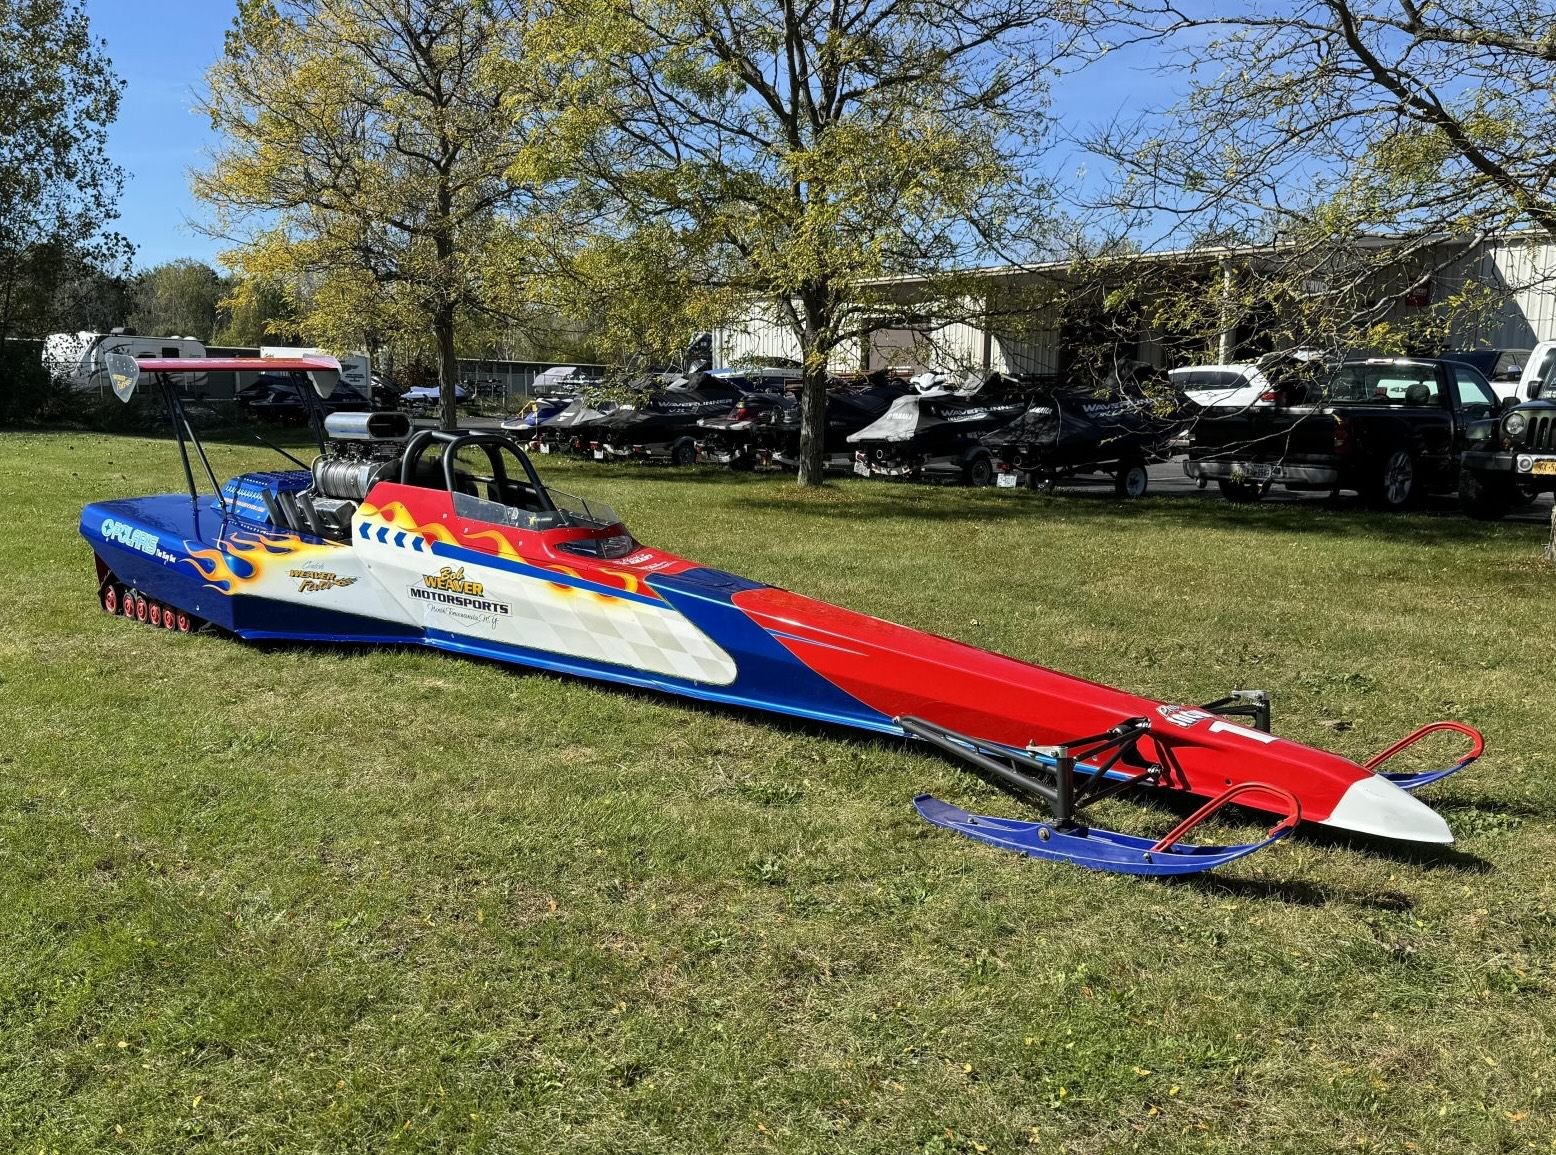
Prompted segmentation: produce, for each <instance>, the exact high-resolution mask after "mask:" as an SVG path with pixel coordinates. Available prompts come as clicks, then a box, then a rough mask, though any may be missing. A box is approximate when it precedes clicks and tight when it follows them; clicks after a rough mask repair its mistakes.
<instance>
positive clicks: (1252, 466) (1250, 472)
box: [1232, 461, 1281, 481]
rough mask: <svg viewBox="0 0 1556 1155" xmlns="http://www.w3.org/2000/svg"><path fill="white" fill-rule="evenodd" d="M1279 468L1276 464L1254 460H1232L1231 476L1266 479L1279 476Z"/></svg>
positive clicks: (1257, 479)
mask: <svg viewBox="0 0 1556 1155" xmlns="http://www.w3.org/2000/svg"><path fill="white" fill-rule="evenodd" d="M1280 474H1281V468H1280V466H1278V465H1260V464H1259V463H1258V462H1255V461H1234V462H1233V463H1232V476H1233V477H1234V478H1243V477H1248V478H1252V479H1253V480H1255V481H1268V480H1269V479H1270V478H1272V477H1279V476H1280Z"/></svg>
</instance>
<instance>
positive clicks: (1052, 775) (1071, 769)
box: [893, 715, 1166, 830]
mask: <svg viewBox="0 0 1556 1155" xmlns="http://www.w3.org/2000/svg"><path fill="white" fill-rule="evenodd" d="M893 721H894V722H895V723H896V724H897V725H898V726H900V727H902V729H903V730H905V731H906V732H907V733H909V734H912V735H913V736H914V737H916V738H921V739H923V740H924V741H925V742H928V743H929V744H930V745H931V746H933V747H935V748H936V749H937V750H940V751H941V752H942V753H945V754H948V755H950V756H951V757H952V758H955V759H957V760H958V761H960V762H965V763H966V764H967V765H968V766H969V767H971V768H972V769H973V770H974V771H977V772H978V773H981V774H983V775H985V776H987V777H989V778H992V779H994V780H995V781H997V782H1000V783H1002V784H1004V785H1005V786H1008V787H1010V788H1012V789H1014V790H1017V791H1020V792H1021V793H1023V794H1028V795H1032V796H1034V797H1036V798H1039V799H1041V800H1042V801H1043V803H1044V804H1045V805H1046V806H1047V807H1048V810H1049V813H1050V814H1052V815H1053V819H1054V824H1055V825H1056V826H1057V827H1059V828H1060V829H1061V830H1080V829H1084V827H1082V826H1081V825H1080V824H1079V823H1078V822H1077V821H1076V815H1077V814H1079V813H1080V811H1082V810H1083V809H1085V808H1086V807H1087V806H1090V805H1091V804H1093V803H1095V802H1100V801H1102V800H1103V799H1104V798H1111V797H1113V796H1114V795H1116V794H1122V793H1123V792H1124V791H1126V790H1131V789H1133V788H1134V787H1136V786H1141V785H1145V784H1147V783H1154V782H1156V781H1157V780H1158V779H1160V778H1161V777H1162V776H1163V775H1164V774H1165V773H1166V767H1164V766H1161V765H1160V764H1158V763H1151V764H1149V765H1147V766H1146V767H1145V768H1144V769H1143V770H1140V771H1139V772H1137V773H1134V774H1130V775H1128V776H1126V777H1123V778H1109V777H1107V774H1108V771H1110V770H1112V769H1113V767H1114V766H1116V765H1117V764H1118V762H1119V760H1120V759H1122V758H1123V757H1124V756H1125V755H1126V754H1129V753H1133V752H1136V751H1137V746H1136V743H1137V742H1138V740H1139V739H1140V737H1141V736H1142V735H1144V734H1147V733H1149V732H1150V729H1151V723H1150V720H1149V719H1147V718H1130V719H1127V720H1126V721H1123V722H1120V723H1119V724H1118V725H1117V726H1114V727H1113V728H1112V729H1111V730H1107V731H1104V732H1103V733H1101V734H1093V735H1090V736H1088V737H1085V738H1076V739H1075V740H1073V741H1071V742H1067V743H1065V744H1064V745H1062V746H1031V747H1028V748H1027V750H1026V751H1019V750H1012V749H1010V748H1008V747H1005V746H1000V745H996V744H995V743H992V742H985V741H983V740H981V739H979V738H973V737H970V736H968V735H966V734H960V733H958V732H957V731H955V730H952V729H949V728H947V727H945V726H939V725H936V724H935V723H933V722H926V721H925V720H924V719H923V718H915V717H913V716H911V715H904V716H902V717H898V718H895V719H893ZM1099 759H1100V761H1098V760H1099ZM1081 763H1088V765H1086V766H1085V767H1084V768H1081V767H1080V764H1081ZM1077 769H1080V773H1079V774H1077V773H1076V771H1077Z"/></svg>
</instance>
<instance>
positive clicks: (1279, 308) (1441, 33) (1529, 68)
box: [1089, 0, 1556, 350]
mask: <svg viewBox="0 0 1556 1155" xmlns="http://www.w3.org/2000/svg"><path fill="white" fill-rule="evenodd" d="M1118 9H1119V10H1118V13H1117V15H1118V16H1119V24H1118V25H1117V26H1116V29H1115V31H1117V32H1118V36H1117V40H1118V42H1120V43H1122V42H1125V41H1128V40H1143V41H1145V42H1147V43H1148V44H1150V45H1153V46H1155V45H1162V46H1167V47H1169V48H1176V49H1177V51H1176V53H1175V55H1172V56H1170V57H1168V58H1167V66H1166V71H1168V73H1169V76H1172V75H1176V77H1177V78H1178V79H1179V81H1180V84H1181V87H1180V92H1181V93H1182V99H1181V100H1179V101H1177V102H1176V103H1175V104H1173V105H1172V106H1171V107H1168V108H1161V109H1155V110H1152V111H1150V112H1149V113H1147V114H1145V115H1144V116H1142V117H1140V118H1139V119H1137V120H1135V121H1132V122H1130V123H1125V124H1115V125H1112V126H1110V127H1109V128H1108V129H1107V130H1106V131H1104V132H1102V133H1100V134H1098V136H1097V137H1096V138H1094V139H1093V140H1092V141H1090V142H1089V143H1090V144H1091V145H1092V147H1093V148H1095V149H1096V151H1098V152H1100V153H1102V154H1103V155H1104V156H1106V157H1107V158H1109V159H1110V160H1111V161H1112V162H1113V164H1114V165H1115V167H1116V169H1117V172H1118V174H1119V178H1120V179H1119V181H1118V183H1117V184H1116V185H1115V187H1114V188H1113V189H1112V190H1111V192H1110V194H1109V195H1108V196H1107V197H1105V198H1103V199H1102V200H1101V202H1100V204H1099V205H1097V206H1096V207H1100V208H1102V209H1103V210H1104V211H1105V213H1106V214H1108V216H1109V217H1110V218H1111V219H1112V221H1113V222H1114V223H1115V226H1116V227H1120V228H1129V229H1134V230H1137V231H1142V232H1143V231H1144V230H1147V229H1152V230H1155V236H1154V237H1153V238H1152V241H1153V244H1154V245H1155V246H1156V247H1163V248H1173V247H1177V246H1180V245H1184V244H1192V243H1197V244H1199V245H1200V246H1201V247H1204V246H1205V243H1206V241H1207V240H1208V241H1209V242H1210V243H1211V245H1212V246H1215V245H1219V246H1221V247H1222V253H1221V255H1220V257H1219V258H1218V256H1217V254H1215V253H1213V252H1212V253H1210V254H1208V256H1207V259H1206V260H1205V261H1204V262H1203V265H1204V267H1203V268H1202V269H1201V270H1200V271H1199V273H1198V274H1197V275H1195V276H1193V277H1188V278H1184V289H1185V291H1183V292H1177V293H1167V294H1165V295H1164V296H1162V297H1161V298H1160V300H1161V302H1162V304H1163V306H1164V313H1165V315H1167V316H1169V317H1170V318H1171V319H1172V321H1173V323H1176V324H1177V325H1178V326H1179V327H1180V328H1181V329H1186V330H1193V331H1197V332H1199V333H1201V334H1202V335H1204V336H1206V337H1209V338H1210V339H1211V340H1213V341H1214V340H1215V339H1216V337H1217V335H1218V333H1231V332H1232V328H1229V326H1231V327H1235V325H1236V322H1237V319H1238V318H1239V317H1244V316H1248V315H1252V314H1257V313H1262V314H1263V315H1265V316H1266V317H1268V318H1271V321H1270V323H1269V324H1267V325H1266V326H1265V327H1266V329H1267V330H1271V331H1272V332H1273V331H1275V330H1279V333H1278V341H1280V342H1284V343H1287V344H1303V343H1315V342H1316V343H1319V344H1323V345H1327V346H1330V347H1332V348H1336V349H1342V350H1343V349H1344V348H1346V347H1348V346H1349V347H1368V346H1370V347H1382V348H1391V347H1392V348H1405V347H1409V346H1412V345H1416V346H1421V345H1428V346H1429V345H1431V344H1434V343H1438V344H1440V343H1441V341H1442V340H1443V339H1444V338H1445V335H1446V334H1447V333H1448V332H1449V331H1450V330H1451V328H1452V327H1453V324H1454V322H1455V319H1456V318H1457V317H1462V316H1464V315H1468V314H1474V313H1476V312H1478V311H1483V310H1487V309H1489V308H1491V307H1493V306H1494V304H1495V299H1494V298H1495V297H1496V295H1497V294H1498V292H1500V291H1502V290H1498V289H1495V288H1493V287H1490V286H1487V285H1484V284H1477V283H1475V281H1474V280H1473V279H1472V278H1465V277H1463V276H1462V270H1461V269H1459V267H1458V266H1459V265H1460V263H1461V262H1462V261H1463V260H1464V258H1465V256H1466V254H1468V253H1471V252H1473V251H1475V250H1476V249H1477V246H1479V245H1480V244H1481V243H1482V242H1483V241H1485V240H1487V239H1488V238H1493V239H1500V240H1501V241H1502V242H1503V243H1508V242H1510V241H1511V242H1513V243H1516V242H1517V240H1518V238H1527V239H1531V240H1532V239H1535V238H1537V237H1538V238H1543V237H1548V236H1551V235H1556V105H1553V104H1552V102H1551V99H1550V94H1551V91H1552V89H1553V86H1556V5H1553V4H1552V3H1551V2H1550V0H1535V2H1531V3H1519V4H1513V3H1492V4H1485V3H1471V2H1470V0H1438V2H1434V3H1415V2H1412V0H1281V2H1277V3H1263V2H1261V3H1258V4H1253V3H1245V4H1243V5H1240V6H1238V5H1233V6H1231V7H1229V8H1228V7H1220V8H1218V9H1216V10H1215V11H1214V12H1213V13H1211V12H1209V11H1207V10H1202V9H1197V8H1192V9H1191V8H1180V7H1178V6H1177V5H1175V4H1174V3H1171V2H1170V0H1142V2H1130V0H1125V2H1124V3H1122V4H1120V5H1119V6H1118ZM1120 210H1122V215H1121V214H1120ZM1529 275H1530V277H1531V278H1538V277H1541V276H1544V275H1546V274H1544V272H1543V271H1541V270H1536V271H1533V272H1531V273H1530V274H1529ZM1434 282H1436V285H1435V287H1436V288H1437V289H1439V290H1440V288H1441V285H1442V284H1443V283H1447V284H1448V285H1449V291H1448V292H1447V293H1446V294H1444V293H1442V292H1440V291H1439V292H1437V293H1436V294H1435V299H1434V300H1433V302H1432V306H1431V307H1430V308H1422V309H1411V310H1407V311H1408V313H1409V316H1410V318H1411V319H1410V320H1409V321H1408V322H1402V321H1401V320H1400V317H1401V313H1402V309H1401V306H1402V305H1405V304H1406V303H1412V302H1419V301H1421V300H1423V299H1425V297H1426V296H1427V295H1429V293H1431V290H1433V288H1434ZM1460 282H1462V283H1460ZM1531 283H1532V282H1531ZM1517 287H1522V286H1516V285H1509V286H1507V288H1509V289H1510V288H1517ZM1276 318H1278V320H1276ZM1218 343H1219V344H1221V345H1222V346H1223V348H1224V347H1226V345H1227V344H1228V341H1226V340H1222V341H1220V342H1218Z"/></svg>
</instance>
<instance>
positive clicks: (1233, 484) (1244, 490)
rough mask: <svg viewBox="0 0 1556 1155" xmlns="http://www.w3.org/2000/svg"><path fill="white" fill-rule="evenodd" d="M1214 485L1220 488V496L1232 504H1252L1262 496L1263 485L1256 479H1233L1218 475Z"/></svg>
mask: <svg viewBox="0 0 1556 1155" xmlns="http://www.w3.org/2000/svg"><path fill="white" fill-rule="evenodd" d="M1216 485H1217V486H1218V487H1219V488H1220V490H1221V496H1222V497H1224V498H1226V499H1227V500H1228V501H1230V502H1232V503H1233V504H1234V505H1252V504H1253V503H1254V502H1256V501H1258V500H1260V499H1261V498H1262V497H1263V496H1264V486H1262V485H1260V484H1259V483H1258V482H1257V481H1233V480H1231V479H1230V478H1226V477H1219V478H1217V479H1216Z"/></svg>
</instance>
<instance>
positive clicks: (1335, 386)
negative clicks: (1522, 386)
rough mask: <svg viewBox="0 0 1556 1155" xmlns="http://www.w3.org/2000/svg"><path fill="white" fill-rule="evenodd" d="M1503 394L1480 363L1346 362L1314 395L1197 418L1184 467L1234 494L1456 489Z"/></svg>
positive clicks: (1407, 495) (1403, 499)
mask: <svg viewBox="0 0 1556 1155" xmlns="http://www.w3.org/2000/svg"><path fill="white" fill-rule="evenodd" d="M1500 405H1501V403H1500V402H1499V401H1498V399H1497V395H1496V393H1495V391H1494V390H1493V389H1492V387H1491V383H1490V382H1489V381H1487V380H1486V378H1485V377H1484V376H1482V375H1481V373H1480V371H1479V370H1477V369H1475V368H1473V367H1472V366H1469V365H1464V364H1460V363H1457V362H1453V361H1445V360H1431V359H1412V358H1374V359H1370V360H1364V361H1348V362H1346V363H1344V364H1343V365H1341V366H1340V367H1339V368H1338V370H1336V372H1335V373H1334V375H1333V376H1332V377H1331V378H1330V380H1329V381H1328V383H1327V385H1326V386H1325V387H1324V389H1323V390H1322V394H1321V396H1319V397H1318V398H1317V399H1316V400H1315V402H1314V403H1311V404H1301V405H1273V406H1267V407H1259V408H1253V409H1244V410H1241V411H1235V412H1226V411H1221V410H1210V411H1208V412H1207V414H1206V415H1205V416H1204V417H1202V418H1201V419H1200V420H1198V421H1197V422H1196V423H1195V426H1194V432H1193V434H1192V436H1191V438H1190V443H1189V459H1188V461H1187V462H1185V463H1184V470H1185V472H1187V473H1188V474H1189V476H1190V477H1203V478H1209V479H1211V480H1214V481H1215V482H1216V483H1217V484H1218V485H1219V486H1220V488H1221V492H1222V494H1223V495H1224V496H1226V497H1227V498H1228V499H1229V500H1232V501H1257V500H1258V499H1259V498H1261V497H1263V496H1264V494H1265V493H1266V492H1267V491H1268V490H1269V488H1270V486H1272V485H1276V484H1280V485H1284V486H1285V487H1286V488H1287V489H1293V490H1319V491H1322V490H1329V491H1331V492H1338V491H1339V490H1341V489H1354V490H1356V491H1358V492H1360V493H1361V494H1362V496H1363V497H1364V498H1366V499H1367V500H1368V501H1370V502H1372V503H1373V504H1376V505H1378V506H1381V507H1383V508H1385V509H1403V508H1405V507H1406V506H1409V505H1410V504H1412V503H1413V502H1414V501H1415V500H1416V499H1417V498H1419V497H1420V496H1421V495H1422V494H1424V493H1428V492H1441V493H1451V492H1453V491H1454V489H1455V487H1456V486H1457V485H1458V480H1459V458H1460V456H1461V455H1462V454H1463V453H1464V451H1465V450H1466V449H1469V448H1472V447H1475V446H1478V445H1480V444H1482V443H1484V442H1486V441H1488V440H1489V439H1490V437H1491V434H1492V430H1493V427H1494V426H1495V424H1496V417H1497V412H1498V409H1499V407H1500Z"/></svg>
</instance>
